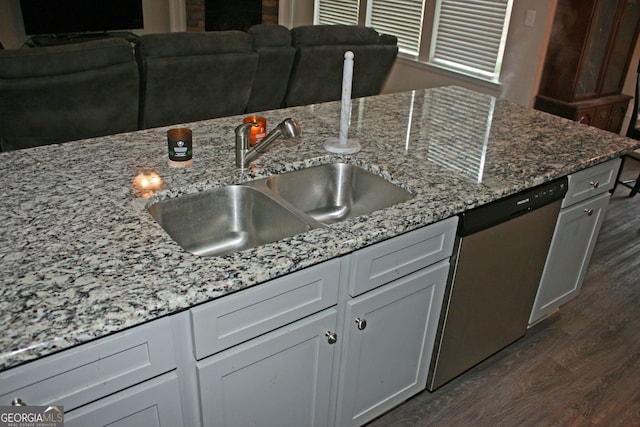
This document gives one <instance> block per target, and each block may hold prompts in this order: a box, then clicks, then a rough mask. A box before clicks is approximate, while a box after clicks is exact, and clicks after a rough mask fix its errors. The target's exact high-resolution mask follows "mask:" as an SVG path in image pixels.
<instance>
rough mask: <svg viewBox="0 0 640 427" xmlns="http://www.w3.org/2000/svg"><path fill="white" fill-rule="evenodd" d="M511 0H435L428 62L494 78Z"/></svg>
mask: <svg viewBox="0 0 640 427" xmlns="http://www.w3.org/2000/svg"><path fill="white" fill-rule="evenodd" d="M512 1H513V0H464V1H463V0H438V3H437V7H436V16H435V22H434V27H433V36H432V39H431V51H430V62H432V63H434V64H439V65H442V66H445V67H448V68H452V69H455V70H459V71H462V72H466V73H469V74H472V75H477V76H480V77H483V78H486V79H489V80H494V81H497V80H498V77H499V75H500V67H501V65H502V55H503V53H504V45H505V40H506V36H507V30H508V27H509V17H510V15H511V5H512Z"/></svg>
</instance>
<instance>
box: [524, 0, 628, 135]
mask: <svg viewBox="0 0 640 427" xmlns="http://www.w3.org/2000/svg"><path fill="white" fill-rule="evenodd" d="M639 27H640V3H638V2H635V1H630V0H614V1H605V0H559V1H558V6H557V9H556V14H555V17H554V21H553V29H552V33H551V39H550V41H549V47H548V50H547V55H546V59H545V65H544V69H543V72H542V77H541V80H540V89H539V93H538V96H537V97H536V102H535V108H536V109H538V110H542V111H546V112H549V113H552V114H555V115H558V116H561V117H566V118H568V119H571V120H577V121H579V122H581V123H584V124H587V125H590V126H595V127H598V128H600V129H605V130H609V131H612V132H617V133H618V132H620V128H621V126H622V122H623V120H624V117H625V114H626V111H627V107H628V105H629V100H630V99H631V97H630V96H627V95H623V94H622V93H621V92H622V86H623V84H624V80H625V77H626V75H627V71H628V68H629V61H630V59H631V54H632V53H633V46H634V44H635V42H636V39H637V36H638V29H639Z"/></svg>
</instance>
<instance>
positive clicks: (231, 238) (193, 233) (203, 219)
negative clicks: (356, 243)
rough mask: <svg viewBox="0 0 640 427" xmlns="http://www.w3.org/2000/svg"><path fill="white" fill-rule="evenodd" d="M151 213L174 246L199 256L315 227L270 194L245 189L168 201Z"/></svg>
mask: <svg viewBox="0 0 640 427" xmlns="http://www.w3.org/2000/svg"><path fill="white" fill-rule="evenodd" d="M149 212H150V213H151V215H152V216H153V217H154V218H155V220H156V221H157V222H158V223H159V224H160V226H162V228H163V229H164V230H165V231H166V232H167V233H168V234H169V235H170V236H171V237H172V238H173V240H175V241H176V243H178V244H179V245H180V246H181V247H182V248H184V249H185V250H187V251H189V252H191V253H193V254H196V255H224V254H228V253H231V252H236V251H240V250H243V249H247V248H251V247H255V246H260V245H264V244H266V243H270V242H275V241H277V240H281V239H283V238H285V237H289V236H293V235H295V234H298V233H302V232H305V231H307V230H309V229H310V228H311V227H310V226H309V225H308V224H307V223H306V222H305V221H304V220H303V219H301V218H300V217H299V216H298V215H296V214H295V213H293V212H291V211H290V210H288V209H286V208H285V207H283V206H282V205H281V204H279V203H277V202H276V201H274V200H273V199H272V198H270V197H269V196H267V195H266V194H264V193H262V192H261V191H259V190H257V189H255V188H251V187H248V186H244V185H232V186H228V187H222V188H215V189H212V190H208V191H203V192H201V193H196V194H187V195H184V196H181V197H178V198H175V199H169V200H165V201H162V202H160V203H157V204H155V205H153V206H151V207H150V208H149Z"/></svg>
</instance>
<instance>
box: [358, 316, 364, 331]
mask: <svg viewBox="0 0 640 427" xmlns="http://www.w3.org/2000/svg"><path fill="white" fill-rule="evenodd" d="M356 326H357V327H358V329H359V330H361V331H362V330H363V329H364V328H366V327H367V319H361V318H359V317H358V318H357V319H356Z"/></svg>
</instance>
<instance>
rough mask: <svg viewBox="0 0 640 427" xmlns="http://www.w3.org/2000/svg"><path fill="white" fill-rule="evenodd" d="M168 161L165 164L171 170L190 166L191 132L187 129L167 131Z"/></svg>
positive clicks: (191, 150)
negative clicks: (171, 168)
mask: <svg viewBox="0 0 640 427" xmlns="http://www.w3.org/2000/svg"><path fill="white" fill-rule="evenodd" d="M167 143H168V149H169V160H168V161H167V164H168V165H169V166H171V167H173V168H186V167H189V166H191V163H192V160H191V157H192V155H193V144H192V132H191V129H189V128H174V129H169V130H168V131H167Z"/></svg>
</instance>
